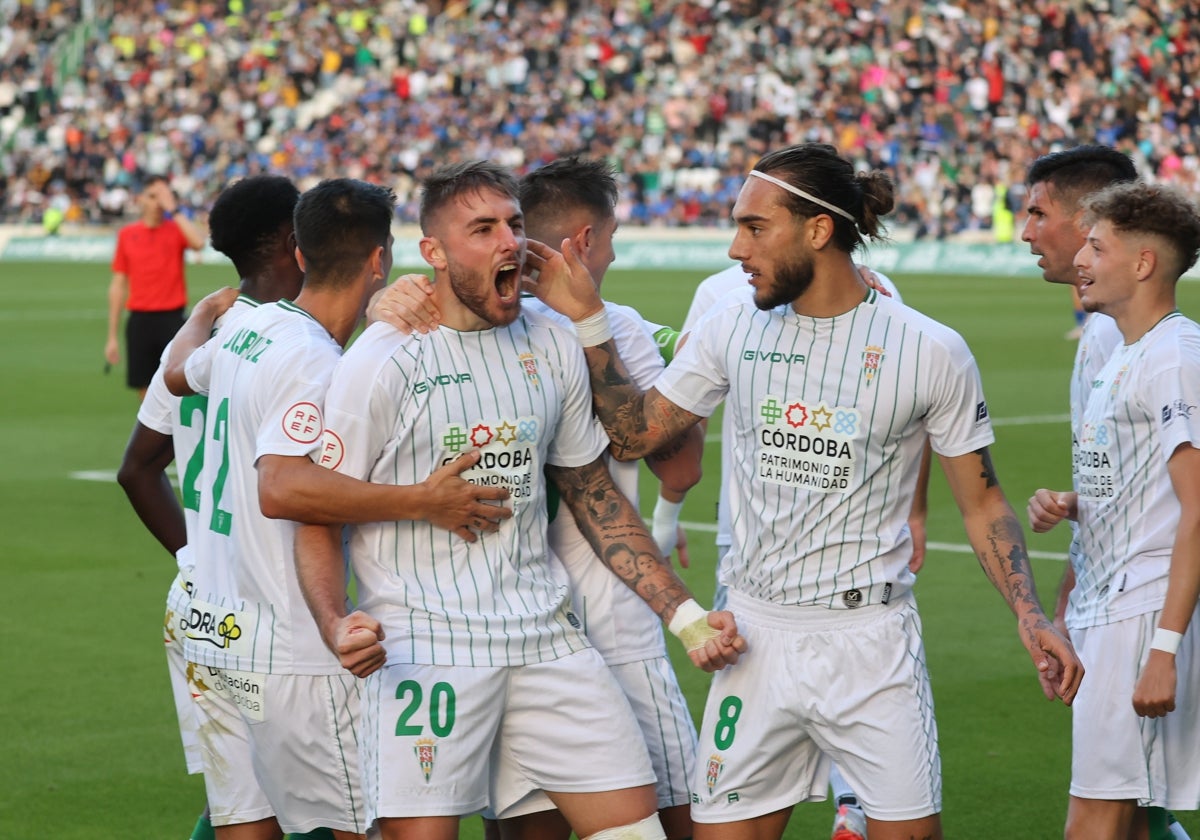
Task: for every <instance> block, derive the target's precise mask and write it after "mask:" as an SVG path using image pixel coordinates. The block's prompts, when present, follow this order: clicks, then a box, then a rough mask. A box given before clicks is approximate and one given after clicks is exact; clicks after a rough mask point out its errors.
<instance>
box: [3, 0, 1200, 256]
mask: <svg viewBox="0 0 1200 840" xmlns="http://www.w3.org/2000/svg"><path fill="white" fill-rule="evenodd" d="M91 5H95V6H96V8H98V9H101V10H105V11H106V14H107V15H108V16H106V17H104V18H101V19H97V20H94V21H91V22H87V21H82V20H81V6H82V3H81V2H80V0H39V2H30V0H0V20H3V21H5V23H3V25H0V172H2V173H3V178H4V183H3V188H2V189H0V194H2V196H3V199H4V200H3V204H2V205H0V220H6V221H36V220H38V219H39V218H40V215H41V213H42V212H43V211H44V208H45V207H46V206H47V189H48V188H49V186H50V185H52V184H56V183H61V184H62V185H63V187H64V189H65V192H66V194H67V195H68V196H69V198H70V201H71V202H72V204H73V206H76V207H77V208H78V210H77V215H79V216H80V217H81V218H82V219H83V220H85V221H96V222H103V221H111V220H112V218H113V216H114V212H115V206H116V205H115V202H116V201H117V199H118V198H119V197H120V196H121V195H122V193H123V191H124V192H126V193H127V191H128V190H129V189H131V188H136V187H137V185H138V183H139V182H140V181H141V180H143V179H144V178H146V177H147V176H148V175H150V174H169V175H170V176H171V178H172V181H173V182H174V183H175V185H176V187H177V189H178V190H179V191H180V193H181V195H180V198H181V200H182V202H183V203H185V204H188V205H191V206H193V207H196V208H203V207H205V206H206V205H207V204H208V202H210V201H211V199H212V198H213V197H214V196H215V195H216V194H217V193H218V192H219V191H220V189H221V188H222V187H223V186H225V185H226V184H227V183H228V182H229V180H231V179H233V178H237V177H240V176H243V175H247V174H253V173H258V172H264V171H274V172H281V173H283V174H287V175H289V176H291V177H293V178H294V179H295V180H296V181H297V183H298V184H299V185H300V186H301V187H305V186H309V185H311V184H313V183H316V182H317V181H318V180H320V179H321V178H325V177H332V176H347V175H348V176H353V177H358V178H365V179H368V180H372V181H377V182H381V183H386V184H387V185H388V186H391V187H392V188H393V189H395V190H396V192H397V195H398V196H399V197H400V201H399V204H398V215H399V217H400V218H401V219H402V220H404V221H412V220H414V219H415V217H416V201H417V199H416V196H415V195H414V189H415V184H416V183H417V182H418V181H419V180H420V179H421V178H422V177H423V176H424V175H425V174H426V173H427V172H428V171H429V170H430V168H432V167H433V166H436V165H438V164H441V163H445V162H449V161H453V160H460V159H465V158H475V157H486V158H491V159H493V160H497V161H499V162H502V163H504V164H506V165H508V166H511V167H513V168H514V169H515V170H516V171H517V172H518V174H520V173H523V172H525V171H527V170H529V169H531V168H534V167H537V166H539V165H541V164H542V163H544V162H546V161H548V160H551V159H553V158H555V157H557V156H559V155H561V154H564V153H567V152H576V151H580V152H585V153H587V154H590V155H593V156H599V157H603V158H606V159H608V160H610V161H611V162H612V163H613V165H614V166H615V167H616V168H617V169H618V171H619V173H620V176H621V185H622V196H621V200H620V202H619V207H618V209H619V212H620V218H621V221H622V222H624V223H635V224H643V223H644V224H666V225H697V224H699V225H725V224H728V209H729V206H730V204H731V202H732V201H733V198H734V197H735V196H736V193H737V190H738V188H739V187H740V185H741V180H742V176H743V174H744V173H745V171H746V169H747V168H748V166H750V165H751V164H752V163H753V161H754V159H755V158H756V157H757V156H758V155H760V154H761V153H762V152H763V151H764V150H765V149H767V148H769V147H773V146H778V145H782V144H784V143H792V142H800V141H816V140H819V141H824V142H829V143H833V144H835V145H837V146H838V147H839V148H840V149H841V151H842V152H843V154H845V155H846V156H848V157H850V158H852V159H853V160H855V161H856V163H857V164H858V165H860V166H861V167H863V168H886V169H888V170H890V171H891V172H892V173H893V174H894V176H895V178H896V180H897V182H898V183H899V185H900V198H901V200H900V203H899V207H898V211H897V214H896V216H895V222H894V225H895V226H899V227H903V228H908V229H910V230H911V231H913V232H914V234H916V235H919V236H930V237H941V236H946V235H950V234H954V233H957V232H961V231H964V230H978V229H986V228H989V227H990V225H991V223H992V222H991V220H992V218H993V207H994V205H996V204H997V203H998V202H997V199H996V196H997V194H1007V192H1008V191H1010V190H1012V189H1013V188H1014V187H1016V186H1017V185H1018V183H1019V181H1020V179H1021V177H1022V174H1023V173H1024V171H1025V168H1026V165H1027V164H1028V163H1029V162H1030V161H1031V160H1032V159H1033V158H1035V157H1037V156H1038V155H1040V154H1043V153H1045V152H1048V151H1052V150H1054V149H1055V148H1061V147H1065V146H1068V145H1073V144H1076V143H1080V142H1102V143H1108V144H1111V145H1115V146H1118V147H1119V148H1121V149H1122V150H1124V151H1126V152H1128V153H1129V154H1131V155H1132V156H1133V158H1134V160H1135V161H1136V162H1137V164H1138V168H1139V171H1141V172H1142V174H1143V175H1145V176H1146V177H1149V178H1151V179H1161V180H1169V181H1172V182H1174V183H1177V184H1178V185H1180V186H1182V187H1183V188H1185V189H1190V190H1196V189H1197V188H1198V187H1200V183H1198V180H1197V179H1198V176H1197V170H1198V169H1200V157H1198V154H1197V147H1198V145H1200V107H1198V106H1197V92H1196V90H1195V88H1194V87H1193V85H1194V80H1196V79H1197V78H1200V46H1198V43H1200V32H1198V29H1200V6H1198V5H1197V4H1194V3H1166V2H1160V0H1108V2H1097V3H1087V4H1076V3H1066V2H1056V1H1055V0H957V2H949V1H948V0H947V2H941V3H934V2H921V0H891V1H890V2H884V1H883V0H875V2H857V3H849V2H845V0H834V2H830V3H765V2H757V0H697V2H678V1H675V0H673V1H672V2H663V0H653V2H649V0H590V1H589V2H583V0H543V2H516V0H454V2H446V3H443V2H440V1H439V0H429V2H419V0H382V2H381V3H379V4H378V5H377V6H375V7H373V8H362V7H360V6H359V4H355V3H351V2H349V0H328V2H325V3H321V4H313V3H310V2H306V0H287V2H283V3H251V2H249V0H230V2H197V0H183V1H182V2H170V3H168V2H165V0H164V2H157V3H156V2H153V0H109V2H95V3H93V4H91ZM1012 204H1013V203H1012V202H1011V201H1009V202H1008V206H1010V207H1011V206H1012ZM125 212H126V213H127V214H128V213H130V212H132V208H131V207H129V206H128V202H126V211H125Z"/></svg>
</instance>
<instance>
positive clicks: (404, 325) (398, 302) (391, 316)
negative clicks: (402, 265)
mask: <svg viewBox="0 0 1200 840" xmlns="http://www.w3.org/2000/svg"><path fill="white" fill-rule="evenodd" d="M367 321H368V323H375V322H376V321H383V322H384V323H387V324H391V325H392V326H393V327H395V328H396V329H398V330H400V332H402V333H404V334H405V335H411V334H412V333H421V334H425V333H429V332H432V331H433V330H436V329H437V328H438V327H439V326H441V324H442V313H441V310H439V309H438V306H437V304H436V303H434V300H433V282H432V281H431V280H430V279H429V278H428V277H426V276H425V275H424V274H402V275H401V276H399V277H397V278H396V279H395V280H394V281H393V282H392V283H390V284H389V285H388V286H387V287H385V288H384V289H381V290H380V291H378V292H376V293H375V296H374V297H372V298H371V303H370V305H369V306H368V307H367Z"/></svg>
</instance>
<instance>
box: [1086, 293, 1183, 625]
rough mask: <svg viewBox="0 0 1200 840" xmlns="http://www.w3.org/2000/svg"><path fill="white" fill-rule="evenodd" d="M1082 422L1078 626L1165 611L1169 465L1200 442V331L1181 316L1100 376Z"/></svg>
mask: <svg viewBox="0 0 1200 840" xmlns="http://www.w3.org/2000/svg"><path fill="white" fill-rule="evenodd" d="M1090 391H1091V392H1090V394H1089V395H1088V396H1087V399H1086V403H1085V405H1084V406H1083V409H1082V411H1081V412H1080V413H1079V416H1078V417H1077V418H1075V420H1074V422H1073V423H1072V428H1071V435H1072V461H1073V464H1074V474H1075V487H1076V490H1077V492H1078V494H1079V511H1078V522H1079V527H1078V531H1077V540H1076V543H1075V544H1074V545H1073V547H1072V557H1071V563H1072V565H1073V567H1074V569H1075V588H1074V589H1073V590H1072V591H1071V599H1070V602H1069V606H1068V610H1067V624H1068V626H1070V627H1091V626H1095V625H1098V624H1108V623H1111V622H1114V621H1120V620H1122V619H1125V618H1130V617H1132V616H1135V615H1141V614H1144V613H1147V612H1151V611H1153V610H1158V609H1162V605H1163V599H1164V598H1165V597H1166V591H1167V573H1168V569H1169V567H1170V561H1171V550H1172V547H1173V545H1174V542H1175V532H1176V530H1177V529H1178V527H1179V514H1180V507H1179V500H1178V498H1176V496H1175V491H1174V488H1173V486H1172V484H1171V479H1170V476H1169V475H1168V473H1167V461H1168V459H1170V457H1171V455H1172V454H1174V452H1175V450H1176V448H1177V447H1179V446H1181V445H1185V444H1186V445H1191V446H1197V445H1200V327H1198V326H1197V325H1196V323H1195V322H1194V321H1191V320H1189V319H1187V318H1185V317H1184V316H1183V315H1181V314H1179V313H1178V312H1175V313H1173V314H1171V315H1169V316H1167V317H1166V318H1164V319H1163V320H1162V321H1160V322H1159V323H1158V324H1157V325H1155V327H1154V328H1153V329H1151V330H1150V331H1149V332H1147V333H1146V334H1145V335H1144V336H1142V337H1141V338H1140V339H1139V340H1137V341H1135V342H1134V343H1133V344H1129V345H1124V344H1123V345H1121V346H1119V347H1117V348H1116V350H1114V351H1113V353H1112V355H1111V356H1110V357H1109V359H1108V361H1107V362H1106V363H1105V364H1104V366H1103V367H1102V368H1101V369H1100V371H1099V372H1098V373H1097V374H1096V375H1095V378H1094V379H1093V381H1092V383H1091V388H1090Z"/></svg>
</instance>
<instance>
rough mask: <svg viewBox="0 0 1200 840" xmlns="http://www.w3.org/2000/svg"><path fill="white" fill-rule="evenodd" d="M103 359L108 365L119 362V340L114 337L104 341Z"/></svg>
mask: <svg viewBox="0 0 1200 840" xmlns="http://www.w3.org/2000/svg"><path fill="white" fill-rule="evenodd" d="M104 361H106V362H108V363H109V364H110V365H116V364H119V363H120V361H121V342H119V341H118V340H117V339H115V338H110V339H108V341H106V342H104Z"/></svg>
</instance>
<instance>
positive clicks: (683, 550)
mask: <svg viewBox="0 0 1200 840" xmlns="http://www.w3.org/2000/svg"><path fill="white" fill-rule="evenodd" d="M675 531H676V535H675V553H676V554H678V555H679V568H681V569H690V568H691V566H692V561H691V559H690V558H689V557H688V545H687V531H685V530H683V526H682V525H676V526H675Z"/></svg>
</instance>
